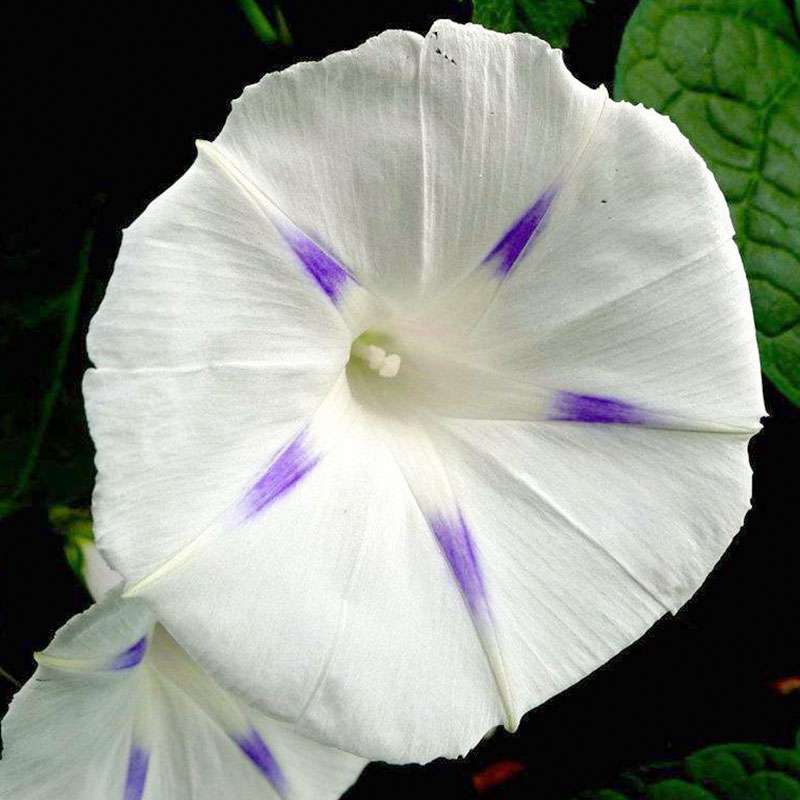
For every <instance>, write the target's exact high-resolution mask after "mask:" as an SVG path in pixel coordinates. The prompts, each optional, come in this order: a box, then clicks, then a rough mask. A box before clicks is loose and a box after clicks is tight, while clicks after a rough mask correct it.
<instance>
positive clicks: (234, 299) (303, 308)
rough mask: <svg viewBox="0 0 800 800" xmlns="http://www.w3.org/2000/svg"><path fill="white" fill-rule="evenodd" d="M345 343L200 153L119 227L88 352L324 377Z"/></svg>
mask: <svg viewBox="0 0 800 800" xmlns="http://www.w3.org/2000/svg"><path fill="white" fill-rule="evenodd" d="M339 290H342V291H343V290H344V287H342V286H339ZM351 338H352V337H351V335H350V332H349V330H348V328H347V326H346V325H345V324H344V323H343V320H342V317H341V315H340V313H339V311H338V310H337V308H336V307H335V306H334V304H333V303H331V301H330V299H329V297H327V296H326V294H325V292H324V291H321V290H320V288H319V285H318V282H317V280H315V278H314V277H313V276H311V275H310V274H309V273H308V271H307V270H306V269H304V268H303V267H302V266H298V264H297V258H296V256H295V254H294V252H293V250H292V247H290V246H289V244H287V242H286V240H285V237H284V236H283V235H282V234H281V232H280V231H279V230H278V228H277V227H276V226H275V224H273V222H272V221H271V219H270V218H269V217H268V216H267V215H266V214H265V212H264V211H263V209H262V208H261V207H259V206H258V205H257V204H256V203H255V202H254V201H253V199H252V198H251V197H250V196H249V195H248V194H247V193H246V192H245V191H243V190H242V188H241V186H240V185H239V184H237V183H236V182H235V181H234V180H232V179H231V177H230V176H229V174H228V173H227V172H226V171H225V170H224V169H222V168H221V167H220V165H219V164H218V163H217V162H216V161H215V160H213V159H212V158H209V157H208V155H207V153H206V152H205V151H201V153H200V155H199V156H198V158H197V160H196V161H195V163H194V164H193V165H192V167H191V168H190V169H189V171H188V172H187V173H186V174H185V175H184V176H183V177H182V178H181V179H180V180H179V181H178V182H177V183H175V184H174V185H173V186H172V187H170V188H169V189H168V190H167V191H166V192H165V193H164V194H162V195H161V196H160V197H158V198H157V199H156V200H154V201H153V202H152V203H151V204H150V205H149V206H148V208H147V209H146V211H145V212H144V213H143V214H142V216H140V217H139V218H138V219H137V220H136V221H135V222H134V223H133V224H132V225H131V226H130V227H129V228H128V229H127V230H126V231H125V233H124V235H123V240H122V245H121V247H120V252H119V255H118V257H117V261H116V264H115V267H114V273H113V275H112V278H111V281H110V282H109V285H108V289H107V291H106V295H105V298H104V300H103V303H102V304H101V306H100V309H99V310H98V312H97V314H96V315H95V317H94V318H93V319H92V322H91V325H90V329H89V337H88V348H89V355H90V358H91V359H92V361H93V362H94V364H95V366H97V367H99V368H126V369H131V368H147V369H153V368H171V369H176V368H180V369H188V368H192V367H194V368H197V367H199V366H209V365H210V366H215V365H221V364H224V365H267V366H272V365H285V366H287V367H289V368H292V367H296V366H298V365H299V363H303V364H304V365H305V366H306V368H307V370H309V371H310V372H312V373H315V374H320V373H322V374H324V373H325V371H326V370H328V369H330V367H331V365H332V364H336V363H337V361H338V359H339V358H340V351H341V350H342V349H343V348H345V349H346V348H349V344H350V339H351Z"/></svg>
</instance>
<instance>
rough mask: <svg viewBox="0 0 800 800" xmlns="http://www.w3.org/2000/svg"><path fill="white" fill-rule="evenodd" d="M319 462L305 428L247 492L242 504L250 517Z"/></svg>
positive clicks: (286, 490)
mask: <svg viewBox="0 0 800 800" xmlns="http://www.w3.org/2000/svg"><path fill="white" fill-rule="evenodd" d="M318 462H319V456H317V455H315V454H314V453H312V452H311V451H310V450H309V449H308V447H307V446H306V444H305V431H301V433H300V434H299V435H298V436H297V437H296V438H295V439H294V440H293V441H292V442H291V444H290V445H289V446H288V447H287V448H286V449H285V450H284V451H283V452H282V453H280V454H279V455H278V457H277V458H276V459H275V460H274V461H273V462H272V464H270V466H269V468H268V469H267V471H266V472H265V473H264V474H263V476H262V477H261V478H260V479H259V480H258V481H257V482H256V483H255V484H254V485H253V487H252V488H251V489H250V491H249V492H248V493H247V494H246V495H245V497H244V499H243V501H242V505H243V507H244V513H245V516H246V518H248V519H249V518H250V517H253V516H255V515H256V514H258V512H259V511H263V509H265V508H266V507H267V506H268V505H270V503H272V502H273V501H275V500H276V499H277V498H278V497H280V496H281V495H282V494H284V493H285V492H288V491H289V489H291V488H292V486H294V485H295V484H296V483H297V482H298V481H299V480H300V479H301V478H302V477H303V476H304V475H305V474H306V473H307V472H309V470H311V469H313V468H314V467H315V466H316V465H317V463H318Z"/></svg>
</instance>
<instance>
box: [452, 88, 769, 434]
mask: <svg viewBox="0 0 800 800" xmlns="http://www.w3.org/2000/svg"><path fill="white" fill-rule="evenodd" d="M508 213H509V217H511V214H512V211H511V210H509V212H508ZM499 232H500V231H498V235H499ZM731 235H732V228H731V223H730V216H729V214H728V209H727V206H726V205H725V201H724V198H723V196H722V193H721V192H720V190H719V189H718V188H717V186H716V184H715V183H714V181H713V177H712V176H711V173H710V172H709V171H708V170H707V168H706V167H705V165H704V164H703V163H702V160H701V159H700V157H699V156H698V155H697V154H696V153H695V152H694V151H693V150H692V149H691V147H690V145H689V143H688V142H687V141H686V140H685V138H684V137H683V136H682V134H681V133H680V132H679V131H678V129H677V128H676V127H675V126H674V125H673V124H672V123H671V122H670V121H669V120H668V119H666V118H665V117H662V116H660V115H658V114H656V113H655V112H653V111H645V110H644V109H642V108H634V107H633V106H631V105H629V104H625V103H608V104H607V105H606V108H605V110H604V112H603V115H602V118H601V120H600V123H599V124H598V126H597V129H596V131H595V133H594V135H593V137H592V141H591V143H590V144H589V146H588V147H587V148H586V150H585V152H584V154H583V156H582V157H581V159H580V163H579V164H578V165H577V167H576V169H575V171H574V172H573V174H572V176H571V177H570V178H569V179H568V180H566V181H565V183H564V185H563V187H562V188H561V189H560V191H559V192H558V193H557V195H556V197H555V199H554V200H553V203H552V206H551V208H550V212H549V217H548V223H547V226H546V227H545V228H544V230H543V231H542V233H541V235H539V236H538V237H537V239H536V241H535V243H534V245H533V246H532V247H531V248H530V250H529V252H527V253H526V254H524V256H523V258H522V259H521V260H520V262H519V263H518V264H517V266H516V268H515V270H514V272H513V273H512V274H510V275H509V276H508V277H507V278H506V279H505V280H504V281H503V283H502V285H501V286H500V288H499V289H498V292H497V295H496V296H495V298H494V300H493V302H492V304H491V305H490V306H489V308H488V311H487V312H486V313H485V314H484V316H483V317H482V319H481V320H480V323H479V324H478V326H477V328H476V329H475V330H474V331H473V333H472V335H471V336H470V337H469V339H468V341H464V342H463V343H462V347H463V349H464V351H466V352H469V353H470V358H473V359H474V360H476V361H480V362H482V363H485V364H487V365H490V366H491V368H492V369H493V370H495V371H505V372H506V373H507V374H508V375H509V376H510V378H511V379H512V380H513V381H514V382H515V384H519V383H523V384H524V383H525V382H527V383H529V385H531V386H535V387H544V388H547V389H551V390H557V389H561V390H566V391H571V392H578V393H582V394H589V395H600V396H610V397H616V398H619V399H621V400H623V401H626V402H629V403H632V404H634V405H637V406H641V407H643V408H644V409H650V410H652V411H653V412H654V414H655V415H656V416H658V415H659V413H660V414H662V415H663V416H670V415H674V416H676V417H681V418H683V419H685V426H686V427H687V428H693V427H695V428H701V429H714V427H724V426H727V427H729V428H733V429H740V430H750V431H751V432H755V431H757V430H758V429H759V427H760V424H759V418H760V417H761V416H763V415H764V413H765V411H764V407H763V401H762V397H761V376H760V369H759V361H758V352H757V348H756V343H755V337H754V334H753V322H752V311H751V308H750V301H749V294H748V289H747V282H746V280H745V274H744V269H743V268H742V262H741V258H740V256H739V253H738V250H737V248H736V246H735V245H734V243H733V241H732V239H731ZM502 411H503V409H502V408H501V407H499V406H498V408H497V414H498V416H502Z"/></svg>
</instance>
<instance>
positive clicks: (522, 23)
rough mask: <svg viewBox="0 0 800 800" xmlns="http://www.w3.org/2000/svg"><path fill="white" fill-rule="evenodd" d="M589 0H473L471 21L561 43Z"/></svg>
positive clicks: (508, 31)
mask: <svg viewBox="0 0 800 800" xmlns="http://www.w3.org/2000/svg"><path fill="white" fill-rule="evenodd" d="M591 2H592V0H475V2H474V4H473V12H472V21H473V22H477V23H478V24H480V25H483V26H484V27H485V28H492V29H493V30H496V31H503V32H505V33H510V32H512V31H525V32H526V33H533V34H535V35H536V36H539V37H541V38H542V39H545V40H546V41H548V42H549V43H550V44H551V45H552V46H553V47H565V46H566V44H567V40H568V38H569V32H570V30H571V29H572V26H573V25H574V24H575V23H576V22H578V20H580V19H582V18H583V16H584V15H585V14H586V6H587V5H588V4H589V3H591Z"/></svg>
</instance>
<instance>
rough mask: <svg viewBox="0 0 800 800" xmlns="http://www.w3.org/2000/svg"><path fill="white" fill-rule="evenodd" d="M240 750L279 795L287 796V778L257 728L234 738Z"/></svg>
mask: <svg viewBox="0 0 800 800" xmlns="http://www.w3.org/2000/svg"><path fill="white" fill-rule="evenodd" d="M233 740H234V741H235V742H236V744H238V745H239V749H240V750H241V751H242V752H243V753H244V754H245V755H246V756H247V757H248V758H249V759H250V760H251V761H252V762H253V763H254V764H255V765H256V767H258V770H259V772H260V773H261V774H262V775H263V776H264V777H265V778H266V779H267V780H268V781H269V782H270V783H271V784H272V785H273V786H274V787H275V789H276V791H277V792H278V794H280V795H281V796H284V795H285V794H286V788H287V783H286V776H285V775H284V774H283V772H282V771H281V768H280V766H279V765H278V762H277V761H276V760H275V756H273V755H272V753H271V752H270V749H269V748H268V747H267V745H266V743H265V742H264V740H263V739H262V738H261V736H260V735H259V733H258V731H257V730H256V729H255V728H250V730H249V731H248V732H247V734H246V735H245V736H234V737H233Z"/></svg>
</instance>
